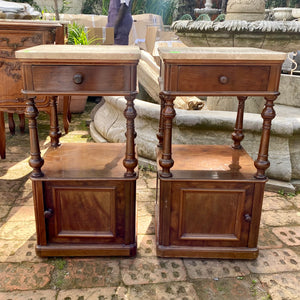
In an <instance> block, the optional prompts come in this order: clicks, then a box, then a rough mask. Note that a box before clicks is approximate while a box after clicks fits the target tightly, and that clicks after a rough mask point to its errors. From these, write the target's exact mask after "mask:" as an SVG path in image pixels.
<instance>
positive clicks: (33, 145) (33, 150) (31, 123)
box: [25, 98, 44, 178]
mask: <svg viewBox="0 0 300 300" xmlns="http://www.w3.org/2000/svg"><path fill="white" fill-rule="evenodd" d="M34 99H35V98H28V99H27V101H26V111H25V116H26V118H28V127H29V136H30V155H31V158H30V159H29V165H30V166H31V167H32V168H33V171H32V173H31V177H34V178H37V177H43V176H44V174H43V172H42V171H41V168H42V166H43V164H44V160H43V159H42V157H41V151H40V145H39V137H38V131H37V121H36V119H37V117H38V114H39V112H38V110H37V108H36V106H35V103H34Z"/></svg>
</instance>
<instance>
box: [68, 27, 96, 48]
mask: <svg viewBox="0 0 300 300" xmlns="http://www.w3.org/2000/svg"><path fill="white" fill-rule="evenodd" d="M88 33H89V31H88V30H85V28H84V26H83V25H79V24H77V23H76V22H73V23H72V24H69V26H68V44H71V45H90V44H93V43H94V42H97V41H99V39H98V38H90V39H88Z"/></svg>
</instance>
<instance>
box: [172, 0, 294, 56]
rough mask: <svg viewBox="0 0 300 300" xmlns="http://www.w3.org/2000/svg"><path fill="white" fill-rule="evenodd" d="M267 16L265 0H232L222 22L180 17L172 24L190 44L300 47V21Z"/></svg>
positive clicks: (282, 49) (288, 48) (264, 47)
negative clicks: (271, 19)
mask: <svg viewBox="0 0 300 300" xmlns="http://www.w3.org/2000/svg"><path fill="white" fill-rule="evenodd" d="M264 16H265V1H264V0H229V1H228V4H227V13H226V18H225V21H223V22H215V21H186V20H179V21H176V22H174V23H173V25H172V28H173V29H174V31H175V32H176V34H177V35H178V36H179V38H180V40H181V41H182V42H183V43H185V44H186V45H187V46H190V47H193V46H198V47H255V48H262V49H270V50H275V51H276V50H277V51H284V52H291V51H295V50H298V49H300V34H299V33H300V22H298V21H296V20H295V21H265V20H264Z"/></svg>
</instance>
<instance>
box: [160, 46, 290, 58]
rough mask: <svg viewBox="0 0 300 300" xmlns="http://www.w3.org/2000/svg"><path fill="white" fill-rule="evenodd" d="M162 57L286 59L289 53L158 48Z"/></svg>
mask: <svg viewBox="0 0 300 300" xmlns="http://www.w3.org/2000/svg"><path fill="white" fill-rule="evenodd" d="M158 52H159V56H160V57H161V58H162V59H203V60H280V61H281V60H282V61H283V60H285V59H286V57H287V53H284V52H276V51H271V50H266V49H257V48H242V47H219V48H218V47H186V48H167V47H161V48H158Z"/></svg>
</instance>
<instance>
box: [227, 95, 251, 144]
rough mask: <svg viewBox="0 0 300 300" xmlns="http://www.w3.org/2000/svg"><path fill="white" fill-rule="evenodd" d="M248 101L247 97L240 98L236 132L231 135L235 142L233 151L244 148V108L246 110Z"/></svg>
mask: <svg viewBox="0 0 300 300" xmlns="http://www.w3.org/2000/svg"><path fill="white" fill-rule="evenodd" d="M246 99H247V97H244V96H240V97H238V100H239V106H238V111H237V116H236V121H235V127H234V132H233V133H232V135H231V137H232V140H233V145H232V148H233V149H241V148H242V145H241V141H242V140H243V139H244V134H243V122H244V108H245V101H246Z"/></svg>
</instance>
